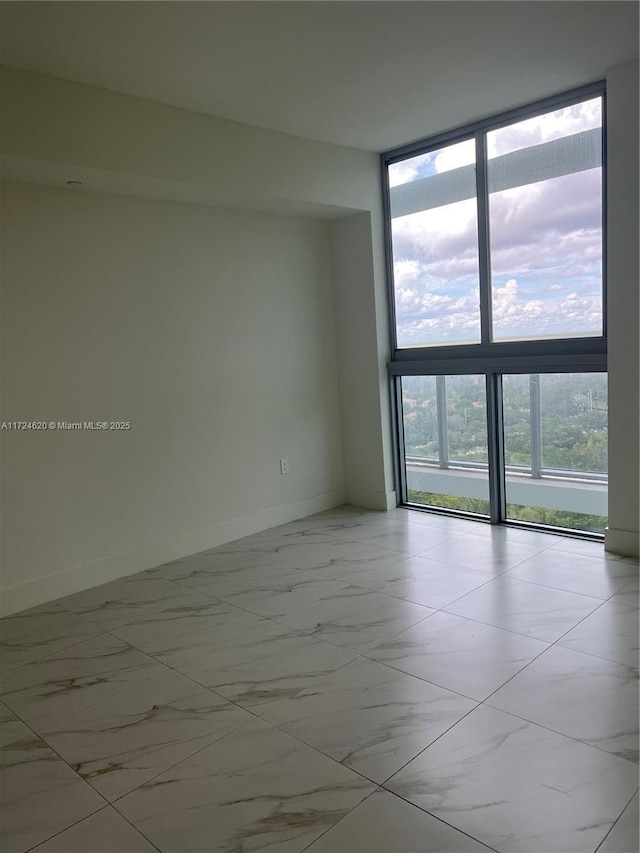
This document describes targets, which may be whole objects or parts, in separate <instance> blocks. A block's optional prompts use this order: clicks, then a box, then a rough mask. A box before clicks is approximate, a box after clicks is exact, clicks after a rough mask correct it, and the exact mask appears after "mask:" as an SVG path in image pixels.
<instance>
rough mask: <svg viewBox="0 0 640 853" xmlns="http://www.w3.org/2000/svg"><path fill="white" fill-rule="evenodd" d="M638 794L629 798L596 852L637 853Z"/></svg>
mask: <svg viewBox="0 0 640 853" xmlns="http://www.w3.org/2000/svg"><path fill="white" fill-rule="evenodd" d="M638 847H640V841H639V839H638V795H637V794H636V795H635V797H634V798H633V799H632V800H631V802H630V803H629V805H628V806H627V808H626V809H625V810H624V811H623V812H622V815H621V816H620V817H619V818H618V820H617V822H616V823H615V824H614V826H613V829H612V830H611V832H610V833H609V835H607V837H606V838H605V840H604V841H603V842H602V845H601V846H600V847H598V853H638Z"/></svg>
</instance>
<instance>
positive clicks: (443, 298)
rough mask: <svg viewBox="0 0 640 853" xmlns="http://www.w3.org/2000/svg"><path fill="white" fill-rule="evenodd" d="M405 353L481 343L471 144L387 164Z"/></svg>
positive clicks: (396, 293)
mask: <svg viewBox="0 0 640 853" xmlns="http://www.w3.org/2000/svg"><path fill="white" fill-rule="evenodd" d="M389 182H390V185H391V190H390V205H391V231H392V238H391V241H392V253H393V275H394V296H395V306H396V330H397V339H398V346H399V347H417V346H432V345H436V344H460V343H477V342H479V341H480V311H479V284H478V281H479V276H478V225H477V210H476V189H475V144H474V141H473V140H466V141H464V142H459V143H456V144H455V145H449V146H447V147H446V148H441V149H438V150H437V151H431V152H429V153H427V154H421V155H420V156H418V157H412V158H410V159H408V160H403V161H401V162H400V163H394V164H392V165H390V166H389Z"/></svg>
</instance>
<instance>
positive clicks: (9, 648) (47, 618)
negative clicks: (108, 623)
mask: <svg viewBox="0 0 640 853" xmlns="http://www.w3.org/2000/svg"><path fill="white" fill-rule="evenodd" d="M100 634H102V631H101V630H100V629H99V628H97V627H95V625H90V624H89V623H88V622H86V621H85V620H84V619H79V618H78V617H77V616H74V615H73V613H69V612H67V611H66V610H63V609H62V608H61V607H58V605H57V604H55V603H53V602H51V603H50V604H43V605H41V606H40V607H34V608H32V609H31V610H24V611H23V612H22V613H17V614H16V615H15V616H7V617H5V618H4V619H0V672H6V670H9V669H13V668H15V667H17V666H21V665H22V664H23V663H28V662H29V661H32V660H36V658H40V657H44V656H45V655H48V654H51V652H55V651H57V650H58V649H65V648H67V647H69V646H74V645H76V644H77V643H81V642H82V641H83V640H87V639H89V637H96V636H98V635H100Z"/></svg>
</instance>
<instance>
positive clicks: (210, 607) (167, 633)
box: [111, 594, 255, 654]
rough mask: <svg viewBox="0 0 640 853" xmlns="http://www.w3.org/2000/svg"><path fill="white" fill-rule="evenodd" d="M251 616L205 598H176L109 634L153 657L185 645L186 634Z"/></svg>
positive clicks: (210, 628) (205, 596)
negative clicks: (159, 651)
mask: <svg viewBox="0 0 640 853" xmlns="http://www.w3.org/2000/svg"><path fill="white" fill-rule="evenodd" d="M253 621H255V619H254V618H253V616H252V615H251V614H247V613H245V611H243V610H238V608H237V607H233V606H231V605H230V604H225V603H224V602H222V601H216V600H215V599H213V598H210V597H209V596H207V595H196V596H193V595H192V594H188V595H187V596H182V595H177V596H176V598H175V599H174V600H173V601H171V602H167V604H166V606H165V607H164V608H163V609H162V610H161V611H159V612H156V613H144V614H141V615H140V616H139V617H138V618H137V619H135V620H134V621H133V622H130V623H128V624H127V625H123V626H122V627H121V628H113V629H112V630H111V633H112V634H114V635H115V636H116V637H120V638H121V639H122V640H124V641H125V642H127V643H130V644H131V645H132V646H135V647H136V648H138V649H141V650H142V651H144V652H147V653H149V654H153V653H154V652H156V651H158V650H163V649H164V650H166V649H169V648H173V647H175V646H180V645H184V644H185V643H187V642H188V637H189V635H190V634H193V633H196V632H199V631H204V630H216V629H218V628H221V627H222V626H224V625H234V624H238V623H247V622H253Z"/></svg>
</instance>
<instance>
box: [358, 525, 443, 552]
mask: <svg viewBox="0 0 640 853" xmlns="http://www.w3.org/2000/svg"><path fill="white" fill-rule="evenodd" d="M454 535H455V534H451V533H449V532H448V531H446V530H443V529H441V528H438V527H427V526H426V525H419V524H409V525H403V526H402V527H401V528H400V529H399V530H387V531H385V532H382V533H381V532H378V531H377V530H376V531H371V534H369V535H368V536H367V538H366V543H367V545H373V546H374V547H376V548H384V549H386V550H388V551H399V552H401V553H402V554H407V555H416V554H421V553H423V552H424V551H425V550H427V549H428V548H433V547H434V546H435V545H440V544H442V543H444V542H448V541H449V539H451V537H452V536H454Z"/></svg>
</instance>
